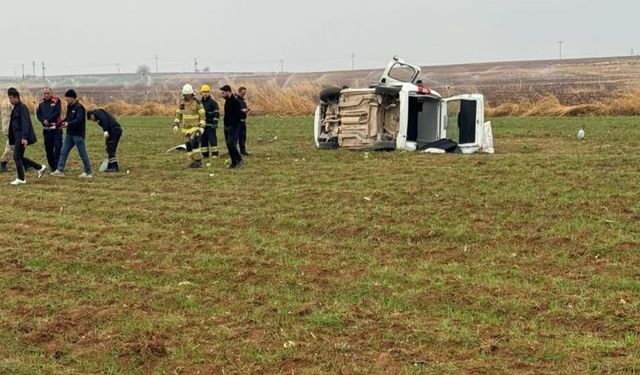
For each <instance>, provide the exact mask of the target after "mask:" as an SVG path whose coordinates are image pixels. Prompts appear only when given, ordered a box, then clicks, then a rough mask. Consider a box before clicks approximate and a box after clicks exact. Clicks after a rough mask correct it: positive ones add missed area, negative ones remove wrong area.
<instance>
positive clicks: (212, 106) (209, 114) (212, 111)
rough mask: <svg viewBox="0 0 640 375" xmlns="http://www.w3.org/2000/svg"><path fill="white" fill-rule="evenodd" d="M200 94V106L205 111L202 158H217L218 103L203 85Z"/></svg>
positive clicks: (206, 86)
mask: <svg viewBox="0 0 640 375" xmlns="http://www.w3.org/2000/svg"><path fill="white" fill-rule="evenodd" d="M200 93H201V94H202V106H203V107H204V110H205V122H206V123H207V124H206V126H205V128H204V134H203V135H202V156H204V157H205V158H208V157H213V158H217V157H218V135H217V134H216V132H217V129H218V121H219V120H220V107H219V106H218V102H216V101H215V99H213V98H212V97H211V88H210V87H209V86H208V85H203V86H202V88H201V89H200Z"/></svg>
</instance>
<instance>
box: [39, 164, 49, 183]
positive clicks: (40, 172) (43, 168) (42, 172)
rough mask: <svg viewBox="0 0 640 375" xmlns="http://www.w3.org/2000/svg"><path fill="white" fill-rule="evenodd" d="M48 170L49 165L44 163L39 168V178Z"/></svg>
mask: <svg viewBox="0 0 640 375" xmlns="http://www.w3.org/2000/svg"><path fill="white" fill-rule="evenodd" d="M46 170H47V166H46V165H43V166H42V168H40V169H39V170H38V180H39V179H41V178H42V176H44V172H45V171H46Z"/></svg>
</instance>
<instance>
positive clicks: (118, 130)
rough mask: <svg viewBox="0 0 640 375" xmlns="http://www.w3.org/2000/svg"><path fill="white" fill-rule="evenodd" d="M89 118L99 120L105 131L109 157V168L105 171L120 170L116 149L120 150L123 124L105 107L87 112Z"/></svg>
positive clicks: (114, 171)
mask: <svg viewBox="0 0 640 375" xmlns="http://www.w3.org/2000/svg"><path fill="white" fill-rule="evenodd" d="M87 119H88V120H90V121H95V122H97V123H98V125H100V127H101V128H102V130H103V131H104V138H105V139H106V142H105V143H106V149H107V158H109V164H108V165H107V170H106V171H105V172H107V173H117V172H120V167H119V166H118V159H117V158H116V151H117V150H118V143H120V137H121V136H122V126H120V124H119V123H118V121H117V120H116V119H115V117H113V115H111V113H109V112H107V111H105V110H104V109H96V110H95V111H89V112H87Z"/></svg>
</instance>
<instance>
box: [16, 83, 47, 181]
mask: <svg viewBox="0 0 640 375" xmlns="http://www.w3.org/2000/svg"><path fill="white" fill-rule="evenodd" d="M8 94H9V101H10V102H11V105H13V111H11V123H10V124H9V144H11V145H12V146H14V152H13V161H14V162H15V163H16V171H17V173H18V178H16V180H15V181H13V182H12V183H11V185H13V186H18V185H24V184H26V183H27V180H26V178H25V172H24V167H25V166H28V167H32V168H33V169H35V170H37V171H38V178H42V175H43V174H44V172H45V171H46V170H47V167H46V166H45V165H43V164H38V163H36V162H35V161H33V160H31V159H27V158H26V157H25V156H24V153H25V151H26V149H27V147H28V146H30V145H32V144H34V143H36V141H37V140H36V133H35V131H34V130H33V123H32V122H31V115H30V114H29V108H28V107H27V106H26V105H25V104H24V103H22V102H21V101H20V93H19V92H18V90H16V89H10V90H9V93H8Z"/></svg>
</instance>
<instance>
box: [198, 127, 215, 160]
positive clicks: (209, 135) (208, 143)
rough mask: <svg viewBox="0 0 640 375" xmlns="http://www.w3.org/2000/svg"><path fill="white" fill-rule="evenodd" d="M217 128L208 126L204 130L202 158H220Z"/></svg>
mask: <svg viewBox="0 0 640 375" xmlns="http://www.w3.org/2000/svg"><path fill="white" fill-rule="evenodd" d="M216 130H217V129H216V126H215V125H210V124H207V126H205V128H204V134H202V137H201V143H202V156H204V157H205V158H208V157H210V156H218V135H217V134H216Z"/></svg>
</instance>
